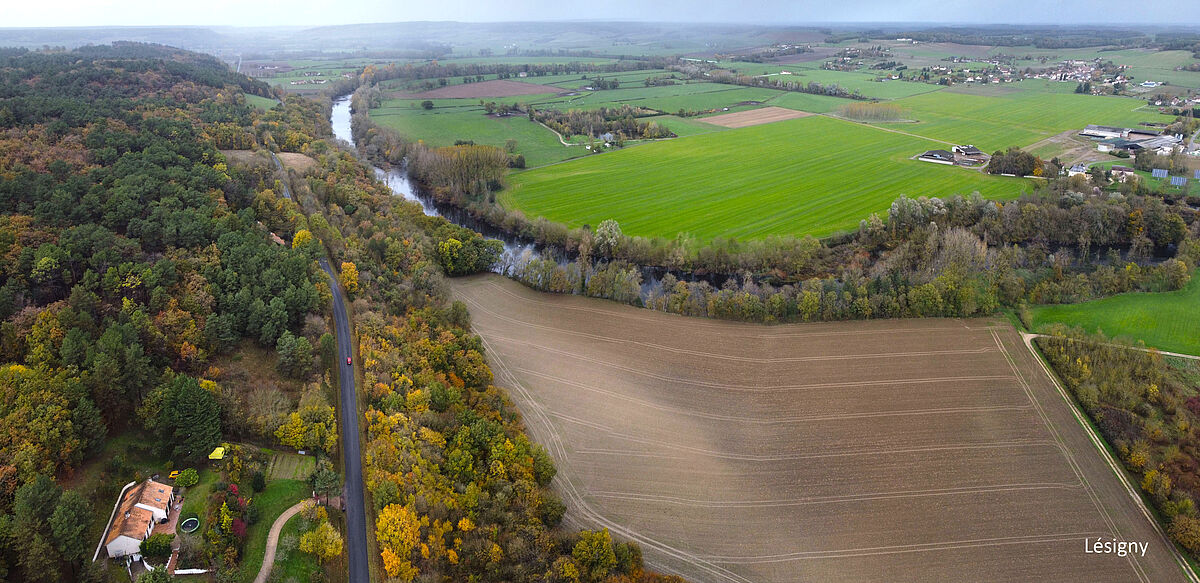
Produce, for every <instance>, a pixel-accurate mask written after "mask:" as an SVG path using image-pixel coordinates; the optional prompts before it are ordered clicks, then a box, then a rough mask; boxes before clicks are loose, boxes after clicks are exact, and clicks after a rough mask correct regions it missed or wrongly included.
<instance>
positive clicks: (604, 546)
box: [571, 528, 617, 581]
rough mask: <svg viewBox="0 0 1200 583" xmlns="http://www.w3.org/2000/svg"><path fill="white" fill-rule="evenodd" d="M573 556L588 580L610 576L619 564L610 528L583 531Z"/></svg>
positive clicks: (598, 579) (597, 579)
mask: <svg viewBox="0 0 1200 583" xmlns="http://www.w3.org/2000/svg"><path fill="white" fill-rule="evenodd" d="M571 556H572V557H574V558H575V561H576V562H577V563H579V565H580V567H581V568H582V570H583V575H584V578H585V579H587V580H588V581H600V580H603V579H604V578H605V577H607V576H608V572H609V571H611V570H612V568H613V567H615V566H617V555H616V553H615V552H614V551H613V544H612V535H610V534H609V533H608V529H607V528H606V529H604V530H598V531H587V530H585V531H582V532H580V533H579V542H578V543H576V544H575V548H574V549H573V550H572V551H571Z"/></svg>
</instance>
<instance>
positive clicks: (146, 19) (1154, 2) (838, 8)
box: [0, 0, 1200, 27]
mask: <svg viewBox="0 0 1200 583" xmlns="http://www.w3.org/2000/svg"><path fill="white" fill-rule="evenodd" d="M2 3H3V4H6V6H4V8H3V10H0V27H25V26H112V25H134V26H145V25H180V24H184V25H237V26H291V25H320V24H355V23H362V22H399V21H408V20H459V21H471V22H494V21H507V20H568V19H569V20H580V19H589V20H651V21H682V22H749V23H769V24H785V23H806V22H891V21H905V22H960V23H1027V24H1084V23H1107V24H1113V25H1122V24H1128V23H1132V22H1138V23H1153V24H1163V25H1171V24H1196V23H1200V2H1198V1H1196V0H848V1H842V2H830V1H828V0H819V1H813V0H800V1H793V2H788V1H784V0H723V1H718V2H709V1H704V0H661V1H660V0H599V1H597V0H589V1H586V2H578V1H574V0H419V1H413V0H191V1H178V0H42V1H37V0H33V1H31V0H3V2H2Z"/></svg>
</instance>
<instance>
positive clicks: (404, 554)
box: [375, 504, 421, 581]
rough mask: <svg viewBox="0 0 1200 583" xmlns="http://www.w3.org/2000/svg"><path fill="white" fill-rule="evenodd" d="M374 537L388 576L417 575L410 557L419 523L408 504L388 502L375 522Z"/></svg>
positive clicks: (418, 534)
mask: <svg viewBox="0 0 1200 583" xmlns="http://www.w3.org/2000/svg"><path fill="white" fill-rule="evenodd" d="M375 538H376V539H377V540H378V541H379V546H380V547H381V548H382V549H383V550H382V551H380V555H382V557H383V567H384V569H385V570H386V571H387V574H388V576H389V577H399V578H400V579H401V580H403V581H411V580H412V577H415V576H416V575H417V568H416V567H414V566H412V564H411V563H410V562H409V558H410V556H411V555H412V550H413V547H415V546H416V545H417V543H419V542H420V540H421V523H420V520H418V519H417V515H416V513H415V512H413V511H412V509H411V508H409V507H408V506H401V505H399V504H389V505H387V507H385V508H384V509H383V510H382V511H380V513H379V518H378V519H377V520H376V521H375ZM406 575H407V578H406Z"/></svg>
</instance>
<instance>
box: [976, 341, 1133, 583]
mask: <svg viewBox="0 0 1200 583" xmlns="http://www.w3.org/2000/svg"><path fill="white" fill-rule="evenodd" d="M1014 330H1015V328H1014ZM992 338H993V339H994V340H995V341H996V345H997V346H998V347H999V348H1000V352H1001V353H1002V354H1003V355H1004V359H1005V360H1006V361H1007V362H1008V365H1009V366H1010V367H1012V369H1013V373H1014V374H1016V375H1017V376H1018V377H1019V378H1020V379H1021V387H1022V388H1023V389H1024V390H1025V395H1026V396H1027V397H1029V400H1030V402H1032V403H1033V405H1034V407H1035V408H1036V409H1037V414H1038V418H1039V419H1040V420H1041V422H1042V425H1043V426H1044V427H1045V428H1046V430H1047V431H1048V432H1049V433H1050V435H1051V436H1053V437H1054V441H1056V442H1058V443H1059V445H1060V446H1061V447H1060V451H1062V453H1063V457H1064V458H1065V459H1066V461H1067V465H1069V466H1070V468H1071V471H1072V472H1074V473H1075V476H1076V477H1077V478H1078V479H1079V481H1080V482H1081V483H1082V484H1083V488H1084V491H1085V492H1087V495H1088V498H1089V499H1090V500H1091V502H1092V505H1093V506H1094V507H1095V508H1096V510H1097V511H1098V512H1099V513H1100V519H1101V520H1102V521H1103V522H1104V524H1105V525H1106V526H1107V527H1108V530H1109V534H1110V535H1111V536H1112V537H1113V538H1120V536H1119V535H1120V532H1121V530H1120V528H1118V526H1117V523H1116V521H1114V520H1113V518H1112V515H1110V514H1109V513H1108V509H1107V508H1105V507H1104V504H1103V502H1101V501H1100V497H1099V496H1098V495H1097V494H1096V492H1095V490H1094V489H1093V488H1092V485H1091V484H1090V483H1088V481H1087V479H1086V478H1085V477H1084V475H1083V468H1081V467H1080V466H1079V462H1078V461H1076V460H1075V455H1074V454H1073V453H1072V452H1071V450H1070V449H1069V448H1067V444H1066V442H1064V441H1063V438H1062V435H1060V434H1059V432H1058V428H1057V427H1055V426H1054V424H1053V423H1051V422H1050V418H1049V416H1047V415H1046V411H1045V409H1043V408H1042V404H1041V402H1040V401H1038V399H1037V395H1035V394H1033V387H1032V386H1031V385H1030V384H1029V381H1028V380H1026V379H1025V375H1023V374H1021V370H1020V368H1019V367H1017V362H1016V359H1015V358H1014V357H1013V356H1012V354H1010V353H1009V352H1008V349H1007V348H1005V347H1004V340H1003V339H1001V338H1000V334H999V333H998V332H996V331H995V330H992ZM1126 561H1127V562H1128V563H1129V566H1130V567H1132V568H1133V572H1134V574H1135V575H1137V577H1138V580H1139V581H1144V582H1146V583H1149V581H1150V580H1149V579H1148V578H1147V577H1146V573H1145V572H1144V571H1143V570H1142V566H1141V565H1140V564H1139V563H1138V560H1137V558H1136V557H1134V556H1133V555H1132V554H1130V555H1129V556H1127V557H1126Z"/></svg>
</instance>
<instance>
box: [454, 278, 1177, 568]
mask: <svg viewBox="0 0 1200 583" xmlns="http://www.w3.org/2000/svg"><path fill="white" fill-rule="evenodd" d="M452 287H453V291H454V295H455V297H456V299H458V300H461V301H463V302H464V303H465V304H467V305H468V306H469V307H470V311H471V314H472V320H473V324H472V326H473V329H474V331H475V332H476V333H477V334H479V335H480V338H481V341H482V344H483V347H484V349H485V351H486V354H487V358H488V361H489V363H490V364H491V365H492V367H493V370H494V372H495V379H496V380H495V384H496V385H498V386H502V387H507V388H508V389H509V390H510V395H511V396H512V399H513V402H514V404H515V405H516V406H517V407H518V408H519V410H520V411H521V413H522V417H523V419H524V421H525V423H526V426H527V428H528V430H529V435H530V437H531V439H533V440H535V441H537V442H538V443H540V444H542V445H543V446H544V447H545V448H546V451H547V452H548V453H549V454H550V455H551V457H552V458H553V459H554V460H555V463H556V465H557V467H558V468H559V472H558V474H557V476H556V478H555V480H554V483H553V485H554V488H555V490H556V492H558V493H559V495H560V496H561V497H562V499H563V501H564V503H565V504H566V506H567V509H568V510H567V513H566V515H565V516H564V524H566V525H569V526H570V527H573V528H574V527H579V528H586V529H596V528H601V527H604V528H608V529H609V530H610V531H611V532H612V533H613V535H614V536H615V537H617V538H620V539H624V540H632V541H636V542H638V543H639V544H640V545H641V546H642V547H643V550H644V556H645V561H646V564H647V566H648V568H654V569H656V570H659V571H663V572H669V573H675V574H679V575H682V576H684V577H686V578H688V579H689V580H693V581H697V582H706V581H707V582H720V583H726V582H737V583H740V582H747V581H756V582H764V583H774V582H783V581H797V580H819V581H856V582H857V581H918V580H980V579H991V580H1029V579H1041V580H1089V581H1130V580H1136V581H1155V582H1157V581H1173V580H1177V577H1178V575H1179V569H1178V568H1177V567H1176V566H1175V565H1174V564H1173V562H1172V561H1171V559H1170V556H1169V554H1168V551H1166V550H1165V549H1164V547H1163V542H1162V540H1159V539H1157V538H1153V539H1145V538H1144V537H1145V533H1146V532H1147V528H1148V527H1147V525H1146V524H1145V522H1144V521H1145V520H1146V519H1145V517H1144V516H1142V515H1141V514H1140V512H1137V511H1136V508H1134V507H1133V506H1131V505H1130V500H1129V499H1128V494H1127V493H1126V492H1125V491H1124V490H1121V489H1119V488H1115V487H1114V486H1115V485H1116V482H1115V481H1114V480H1113V478H1112V477H1111V476H1110V475H1109V474H1108V473H1106V472H1107V468H1106V467H1105V466H1103V465H1098V463H1097V462H1098V458H1096V456H1095V454H1094V453H1093V451H1092V446H1091V444H1090V443H1089V442H1088V441H1087V440H1086V439H1085V438H1084V436H1083V434H1082V433H1081V432H1079V430H1077V429H1075V423H1074V421H1073V419H1072V418H1071V417H1070V416H1069V415H1068V413H1069V410H1068V409H1066V408H1064V407H1063V406H1062V403H1061V402H1059V401H1058V397H1056V396H1054V395H1055V393H1054V392H1053V388H1052V387H1051V385H1049V384H1047V381H1046V379H1043V378H1041V374H1042V373H1041V372H1040V370H1039V369H1037V368H1036V367H1037V365H1036V364H1034V363H1033V362H1031V361H1030V360H1029V359H1028V358H1025V355H1024V354H1023V351H1022V352H1021V353H1014V352H1013V349H1012V347H1013V346H1016V344H1014V342H1019V339H1018V337H1017V335H1016V333H1015V331H1013V330H1012V328H1011V327H1009V326H1004V325H1001V324H1000V321H999V320H971V321H958V320H905V321H895V322H853V323H835V324H806V325H794V326H792V325H789V326H775V327H767V326H756V325H747V324H738V323H722V322H716V321H711V320H694V319H687V318H682V317H677V316H673V315H668V314H662V313H656V312H652V311H649V310H639V309H636V308H632V307H628V306H621V305H617V304H612V303H606V302H603V301H599V300H590V299H586V298H579V297H571V296H552V295H548V294H541V293H538V292H533V291H531V290H528V289H527V288H523V287H521V286H520V285H519V284H516V283H514V282H511V281H508V280H504V279H502V278H499V277H498V276H480V277H474V278H461V279H456V280H453V282H452ZM1064 419H1065V420H1066V422H1065V423H1064ZM1081 444H1082V446H1081ZM1110 536H1117V537H1122V540H1137V541H1142V540H1149V541H1150V553H1149V554H1148V555H1147V556H1146V557H1144V558H1143V557H1137V558H1132V557H1123V558H1118V557H1115V556H1106V557H1103V558H1101V557H1096V556H1095V555H1085V554H1084V553H1083V552H1082V549H1080V548H1079V547H1080V546H1081V545H1082V544H1083V543H1084V539H1085V538H1089V537H1090V538H1091V539H1093V540H1094V539H1096V538H1097V537H1110ZM1193 583H1197V582H1193Z"/></svg>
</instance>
